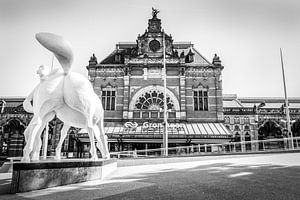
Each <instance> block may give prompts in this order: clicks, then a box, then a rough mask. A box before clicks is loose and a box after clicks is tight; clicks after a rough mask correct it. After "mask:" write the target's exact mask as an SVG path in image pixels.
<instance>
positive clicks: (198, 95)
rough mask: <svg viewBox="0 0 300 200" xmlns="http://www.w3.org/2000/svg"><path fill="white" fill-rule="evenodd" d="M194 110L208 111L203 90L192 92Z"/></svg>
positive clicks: (206, 96)
mask: <svg viewBox="0 0 300 200" xmlns="http://www.w3.org/2000/svg"><path fill="white" fill-rule="evenodd" d="M194 110H195V111H208V94H207V91H205V90H194Z"/></svg>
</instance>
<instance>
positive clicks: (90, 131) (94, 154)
mask: <svg viewBox="0 0 300 200" xmlns="http://www.w3.org/2000/svg"><path fill="white" fill-rule="evenodd" d="M86 130H87V132H88V134H89V138H90V145H91V148H90V153H91V159H92V160H98V156H97V149H96V146H95V134H94V131H93V128H90V127H87V128H86Z"/></svg>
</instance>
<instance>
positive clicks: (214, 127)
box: [104, 123, 231, 136]
mask: <svg viewBox="0 0 300 200" xmlns="http://www.w3.org/2000/svg"><path fill="white" fill-rule="evenodd" d="M104 129H105V130H104V131H105V134H124V135H125V134H151V135H153V134H163V127H162V125H158V124H155V123H150V124H149V126H138V127H136V128H126V127H124V126H123V127H120V126H108V127H104ZM168 134H171V135H205V136H208V135H210V136H212V135H216V136H229V135H231V134H230V133H229V131H228V130H227V129H226V128H225V126H224V125H223V124H222V123H169V126H168Z"/></svg>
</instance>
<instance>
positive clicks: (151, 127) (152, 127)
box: [124, 122, 184, 131]
mask: <svg viewBox="0 0 300 200" xmlns="http://www.w3.org/2000/svg"><path fill="white" fill-rule="evenodd" d="M124 127H125V128H126V129H127V130H136V129H137V128H138V127H141V128H142V130H143V131H156V130H163V128H164V126H163V124H162V123H156V122H144V123H143V124H142V126H139V125H138V123H137V122H126V123H125V124H124ZM168 130H169V131H182V130H184V128H183V125H182V124H174V123H171V124H168Z"/></svg>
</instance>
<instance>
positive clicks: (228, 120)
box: [224, 116, 230, 124]
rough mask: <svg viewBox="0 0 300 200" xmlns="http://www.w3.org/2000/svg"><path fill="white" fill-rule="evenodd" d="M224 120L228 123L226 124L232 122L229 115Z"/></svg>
mask: <svg viewBox="0 0 300 200" xmlns="http://www.w3.org/2000/svg"><path fill="white" fill-rule="evenodd" d="M224 120H225V123H226V124H229V123H230V118H229V117H227V116H226V117H224Z"/></svg>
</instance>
